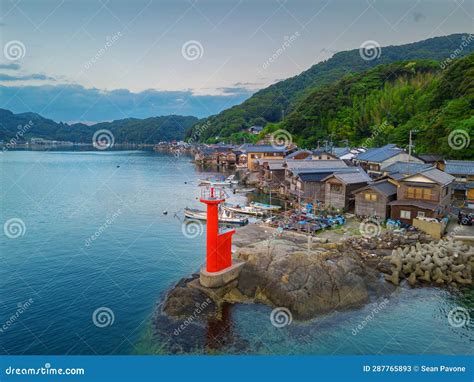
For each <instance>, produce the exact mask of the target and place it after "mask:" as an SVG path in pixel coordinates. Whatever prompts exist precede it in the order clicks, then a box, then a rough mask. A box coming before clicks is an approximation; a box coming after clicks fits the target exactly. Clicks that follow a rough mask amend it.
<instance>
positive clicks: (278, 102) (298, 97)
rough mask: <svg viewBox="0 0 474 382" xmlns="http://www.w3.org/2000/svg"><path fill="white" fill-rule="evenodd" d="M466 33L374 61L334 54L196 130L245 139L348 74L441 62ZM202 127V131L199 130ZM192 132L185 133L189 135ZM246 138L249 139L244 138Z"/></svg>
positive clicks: (470, 47)
mask: <svg viewBox="0 0 474 382" xmlns="http://www.w3.org/2000/svg"><path fill="white" fill-rule="evenodd" d="M466 36H467V35H465V34H454V35H449V36H442V37H435V38H431V39H427V40H423V41H419V42H415V43H411V44H406V45H400V46H388V47H383V48H382V49H381V52H380V53H381V54H380V56H379V57H378V58H376V59H373V60H364V59H362V58H361V55H360V53H359V50H358V49H354V50H351V51H346V52H339V53H336V54H335V55H334V56H333V57H331V58H330V59H328V60H326V61H324V62H321V63H318V64H316V65H313V66H312V67H311V68H309V69H308V70H306V71H305V72H303V73H301V74H299V75H297V76H295V77H292V78H289V79H286V80H284V81H280V82H278V83H276V84H274V85H271V86H269V87H268V88H265V89H262V90H260V91H258V92H257V93H255V94H254V95H253V96H252V97H250V98H249V99H248V100H246V101H245V102H243V103H242V104H240V105H237V106H234V107H232V108H229V109H227V110H224V111H223V112H221V113H219V114H217V115H214V116H211V117H209V118H207V119H204V120H202V121H200V122H199V123H198V124H197V125H196V126H195V128H194V129H195V130H199V131H202V134H201V139H202V140H204V141H205V140H213V139H214V138H215V137H216V136H218V137H224V138H229V137H231V138H232V139H233V140H242V139H243V138H244V136H243V134H242V130H244V129H245V128H247V127H249V126H251V125H254V124H257V125H265V124H267V123H269V122H278V121H280V120H281V117H282V115H283V114H285V115H288V114H289V113H290V112H291V111H293V110H295V109H296V108H297V106H298V105H299V103H300V102H302V101H303V100H304V99H305V97H306V96H308V95H309V94H311V92H313V91H314V90H315V89H320V88H322V87H324V86H326V85H329V84H333V83H335V82H336V81H338V80H340V79H341V78H343V77H344V76H345V75H347V74H356V73H360V72H364V71H367V70H370V69H371V68H373V67H376V66H378V65H380V64H389V63H393V62H398V61H407V60H420V59H430V60H436V61H440V62H441V61H443V60H445V59H446V58H448V57H450V55H451V54H453V52H455V51H459V50H460V49H459V48H460V46H461V44H462V43H463V41H465V39H466ZM472 51H474V44H467V46H465V47H463V49H462V50H461V51H460V52H459V53H458V56H459V57H461V56H463V55H466V54H469V53H470V52H472ZM202 126H205V129H203V128H202ZM192 134H193V133H192V132H190V133H188V136H191V135H192ZM245 138H247V139H248V137H245Z"/></svg>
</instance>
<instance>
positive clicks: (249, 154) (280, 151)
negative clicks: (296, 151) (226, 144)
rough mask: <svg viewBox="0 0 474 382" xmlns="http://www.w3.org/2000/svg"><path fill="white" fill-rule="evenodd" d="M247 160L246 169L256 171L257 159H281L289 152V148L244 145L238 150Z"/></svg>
mask: <svg viewBox="0 0 474 382" xmlns="http://www.w3.org/2000/svg"><path fill="white" fill-rule="evenodd" d="M238 150H239V151H241V152H242V153H244V154H245V155H246V158H247V169H248V170H250V171H256V170H257V169H258V167H257V165H258V163H259V162H257V159H269V160H271V159H283V158H284V157H285V156H286V155H287V154H288V153H289V152H290V150H289V148H288V147H285V146H276V145H250V144H244V145H242V146H240V147H239V148H238Z"/></svg>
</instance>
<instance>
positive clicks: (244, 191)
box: [235, 188, 255, 194]
mask: <svg viewBox="0 0 474 382" xmlns="http://www.w3.org/2000/svg"><path fill="white" fill-rule="evenodd" d="M254 191H255V188H236V189H235V193H237V194H248V193H250V192H254Z"/></svg>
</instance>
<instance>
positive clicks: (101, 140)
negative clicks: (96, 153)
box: [92, 129, 115, 150]
mask: <svg viewBox="0 0 474 382" xmlns="http://www.w3.org/2000/svg"><path fill="white" fill-rule="evenodd" d="M114 144H115V137H114V135H113V134H112V132H111V131H110V130H107V129H101V130H97V131H96V132H95V133H94V135H93V136H92V145H93V146H94V148H96V149H97V150H107V149H110V148H112V147H114Z"/></svg>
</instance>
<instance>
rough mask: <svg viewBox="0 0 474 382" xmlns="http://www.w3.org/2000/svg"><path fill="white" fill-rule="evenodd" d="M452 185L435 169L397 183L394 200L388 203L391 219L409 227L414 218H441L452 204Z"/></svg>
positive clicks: (451, 177) (447, 175)
mask: <svg viewBox="0 0 474 382" xmlns="http://www.w3.org/2000/svg"><path fill="white" fill-rule="evenodd" d="M453 181H454V177H453V176H451V175H449V174H447V173H445V172H443V171H440V170H438V169H437V168H429V169H426V170H422V171H420V172H418V173H417V174H414V175H410V176H407V177H405V178H403V179H400V180H399V186H398V189H397V200H394V201H392V202H390V203H389V205H390V207H391V213H390V216H391V218H392V219H395V220H400V221H402V222H405V223H408V224H412V223H413V219H414V218H416V217H430V218H441V217H444V216H445V215H446V214H447V211H448V207H449V206H450V205H451V202H452V183H453Z"/></svg>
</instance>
